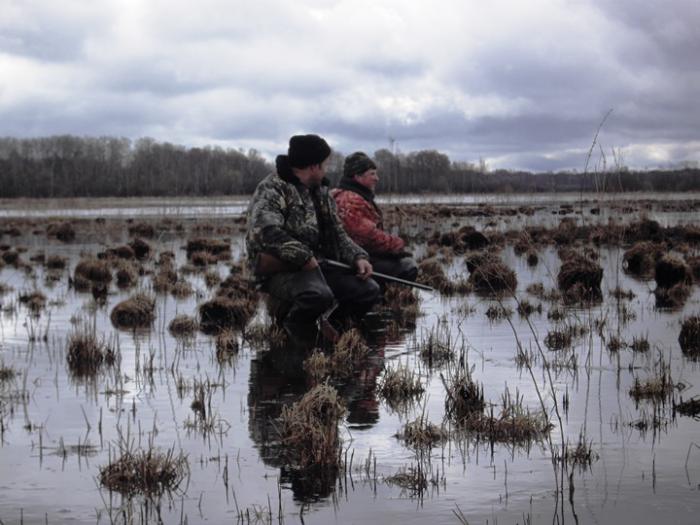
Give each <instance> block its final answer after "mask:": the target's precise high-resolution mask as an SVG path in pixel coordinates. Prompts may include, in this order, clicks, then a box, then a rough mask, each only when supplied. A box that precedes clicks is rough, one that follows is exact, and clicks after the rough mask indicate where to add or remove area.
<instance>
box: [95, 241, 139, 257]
mask: <svg viewBox="0 0 700 525" xmlns="http://www.w3.org/2000/svg"><path fill="white" fill-rule="evenodd" d="M103 257H106V258H108V259H126V260H131V259H135V258H136V253H134V249H133V248H132V247H131V246H129V245H126V244H125V245H123V246H117V247H116V248H109V249H107V250H106V251H105V252H104V253H103V254H99V255H98V258H100V259H102V258H103Z"/></svg>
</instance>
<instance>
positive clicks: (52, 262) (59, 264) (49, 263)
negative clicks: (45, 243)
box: [44, 255, 68, 270]
mask: <svg viewBox="0 0 700 525" xmlns="http://www.w3.org/2000/svg"><path fill="white" fill-rule="evenodd" d="M67 261H68V259H67V258H66V257H61V256H60V255H49V256H48V257H47V258H46V260H45V261H44V266H46V267H47V268H48V269H49V270H63V269H64V268H65V267H66V263H67Z"/></svg>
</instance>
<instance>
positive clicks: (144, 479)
mask: <svg viewBox="0 0 700 525" xmlns="http://www.w3.org/2000/svg"><path fill="white" fill-rule="evenodd" d="M188 475H189V464H188V462H187V457H186V456H185V455H184V454H182V453H180V454H175V452H174V450H172V449H170V450H168V451H166V452H161V451H159V450H156V449H149V450H135V451H131V450H124V451H122V453H121V455H120V456H119V458H117V459H116V460H114V461H112V462H110V463H109V464H108V465H106V466H104V467H101V468H100V484H101V485H102V486H103V487H106V488H108V489H109V490H111V491H114V492H119V493H121V494H124V495H135V494H144V495H160V494H163V493H164V492H167V491H173V490H176V489H177V488H178V487H179V486H180V484H181V483H182V481H183V480H184V479H185V477H187V476H188Z"/></svg>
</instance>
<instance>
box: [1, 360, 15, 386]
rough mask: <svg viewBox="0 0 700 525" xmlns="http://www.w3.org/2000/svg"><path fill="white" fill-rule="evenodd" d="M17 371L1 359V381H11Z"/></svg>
mask: <svg viewBox="0 0 700 525" xmlns="http://www.w3.org/2000/svg"><path fill="white" fill-rule="evenodd" d="M16 375H17V372H16V371H15V369H14V368H12V367H10V366H6V365H5V363H3V362H2V361H0V383H2V382H5V381H11V380H12V379H14V378H15V376H16Z"/></svg>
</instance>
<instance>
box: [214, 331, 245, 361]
mask: <svg viewBox="0 0 700 525" xmlns="http://www.w3.org/2000/svg"><path fill="white" fill-rule="evenodd" d="M215 346H216V360H217V362H218V363H219V364H222V363H227V362H230V361H231V358H232V357H233V356H234V355H236V354H237V353H238V349H239V346H238V338H237V337H236V332H235V331H234V330H231V329H230V328H226V329H224V330H221V331H220V332H219V333H218V334H216V339H215Z"/></svg>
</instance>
